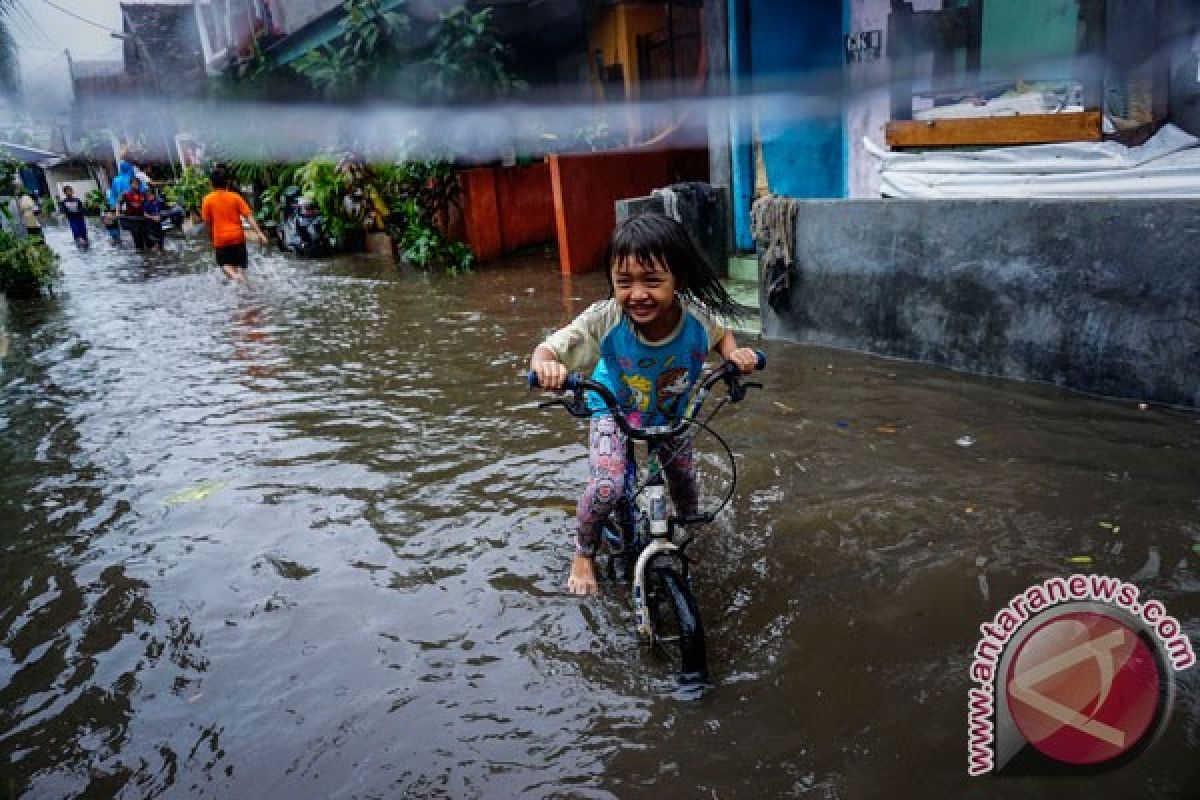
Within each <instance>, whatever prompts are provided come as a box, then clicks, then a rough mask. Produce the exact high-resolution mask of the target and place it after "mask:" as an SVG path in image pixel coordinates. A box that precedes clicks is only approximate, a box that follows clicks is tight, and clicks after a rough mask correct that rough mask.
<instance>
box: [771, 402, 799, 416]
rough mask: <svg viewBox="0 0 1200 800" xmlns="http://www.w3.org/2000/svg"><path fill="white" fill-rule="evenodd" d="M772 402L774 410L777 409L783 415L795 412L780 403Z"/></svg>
mask: <svg viewBox="0 0 1200 800" xmlns="http://www.w3.org/2000/svg"><path fill="white" fill-rule="evenodd" d="M772 402H774V403H775V407H776V408H778V409H779V410H780V411H782V412H783V413H785V414H791V413H792V412H793V411H795V409H794V408H792V407H791V406H789V405H787V404H785V403H781V402H779V401H778V400H774V401H772Z"/></svg>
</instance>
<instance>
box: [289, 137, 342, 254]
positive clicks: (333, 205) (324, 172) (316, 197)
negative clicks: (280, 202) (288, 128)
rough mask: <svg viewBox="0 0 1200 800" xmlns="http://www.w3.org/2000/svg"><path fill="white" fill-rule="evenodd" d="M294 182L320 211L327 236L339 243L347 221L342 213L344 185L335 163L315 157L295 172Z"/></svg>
mask: <svg viewBox="0 0 1200 800" xmlns="http://www.w3.org/2000/svg"><path fill="white" fill-rule="evenodd" d="M296 182H297V183H299V185H300V190H301V191H302V192H304V194H306V195H308V196H309V197H311V198H312V199H313V202H314V203H316V204H317V208H319V209H321V215H322V216H323V217H325V220H326V222H328V223H329V235H330V236H332V237H333V238H334V239H336V240H337V241H338V242H341V241H342V237H343V234H344V233H345V231H346V227H347V225H348V223H349V220H347V219H346V217H345V214H343V212H342V195H343V194H344V193H345V190H346V184H345V181H344V179H343V176H342V173H340V172H338V169H337V162H335V161H334V160H333V159H332V158H330V157H329V156H317V157H316V158H314V159H312V160H311V161H309V162H308V163H306V164H303V165H302V166H301V167H300V168H299V169H297V170H296Z"/></svg>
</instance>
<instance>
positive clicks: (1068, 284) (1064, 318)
mask: <svg viewBox="0 0 1200 800" xmlns="http://www.w3.org/2000/svg"><path fill="white" fill-rule="evenodd" d="M798 208H799V211H798V213H797V219H796V236H795V239H796V261H797V266H796V274H795V276H794V278H793V281H792V286H791V288H790V290H789V291H788V293H787V294H786V295H785V296H784V297H782V298H780V299H779V300H777V302H776V304H775V307H771V306H769V305H768V303H767V302H766V298H764V302H763V315H764V317H763V329H764V332H765V333H766V334H767V335H768V336H773V337H779V338H785V339H791V340H794V341H800V342H806V343H812V344H822V345H830V346H834V347H842V348H849V349H854V350H862V351H867V352H871V353H877V354H881V355H887V356H898V357H903V358H910V359H915V360H919V361H926V362H930V363H934V364H942V365H945V366H948V367H952V368H956V369H961V370H966V371H969V372H974V373H978V374H983V375H996V376H1004V377H1011V378H1020V379H1025V380H1035V381H1047V382H1051V383H1054V384H1058V385H1061V386H1065V387H1070V388H1073V389H1080V390H1084V391H1089V392H1096V393H1099V394H1104V395H1110V396H1116V397H1129V398H1137V399H1141V400H1146V401H1152V402H1159V403H1171V404H1179V405H1185V406H1191V407H1200V202H1198V201H1195V200H1120V201H1110V200H1037V201H1022V200H953V201H948V200H866V199H864V200H841V201H836V200H834V201H828V200H813V201H805V202H802V203H801V204H800V205H799V206H798Z"/></svg>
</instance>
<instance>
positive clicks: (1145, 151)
mask: <svg viewBox="0 0 1200 800" xmlns="http://www.w3.org/2000/svg"><path fill="white" fill-rule="evenodd" d="M864 143H865V147H866V148H867V152H869V153H870V154H871V155H872V156H874V157H875V158H876V159H877V160H878V169H879V173H880V178H881V183H880V193H881V194H882V195H884V196H885V197H1020V198H1025V197H1060V198H1067V197H1200V139H1197V138H1196V137H1195V136H1192V135H1191V134H1189V133H1187V132H1186V131H1184V130H1182V129H1180V128H1177V127H1175V126H1174V125H1165V126H1163V128H1162V129H1161V130H1159V131H1158V133H1156V134H1154V136H1152V137H1151V138H1150V139H1148V140H1147V141H1146V143H1145V144H1143V145H1140V146H1138V147H1126V146H1125V145H1123V144H1119V143H1117V142H1065V143H1062V144H1038V145H1026V146H1022V147H993V148H989V149H986V150H976V151H970V152H964V151H954V152H936V151H926V152H922V153H906V152H898V153H890V152H888V151H886V150H884V149H882V148H881V147H879V146H878V145H876V144H875V143H874V142H871V141H870V140H869V139H864Z"/></svg>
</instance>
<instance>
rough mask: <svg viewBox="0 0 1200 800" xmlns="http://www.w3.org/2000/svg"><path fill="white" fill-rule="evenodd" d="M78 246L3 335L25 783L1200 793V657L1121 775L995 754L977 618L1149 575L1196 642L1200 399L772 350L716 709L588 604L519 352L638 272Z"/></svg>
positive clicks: (178, 792)
mask: <svg viewBox="0 0 1200 800" xmlns="http://www.w3.org/2000/svg"><path fill="white" fill-rule="evenodd" d="M50 233H51V244H52V245H53V246H54V247H56V248H57V249H58V250H59V251H60V252H62V253H64V261H63V270H64V280H63V283H62V286H61V289H60V290H59V292H58V294H57V296H56V297H54V298H53V299H51V300H47V301H42V302H32V303H29V302H25V303H12V304H10V308H9V313H8V318H7V321H6V323H5V327H6V329H7V330H6V333H5V335H4V337H3V338H4V344H5V347H4V348H3V351H2V352H4V353H5V355H4V356H3V360H2V361H0V368H2V372H0V481H2V485H3V490H2V494H0V547H2V548H3V558H2V561H0V796H4V797H7V796H13V797H28V798H63V797H125V798H149V797H212V798H332V797H337V798H393V797H421V798H425V797H453V798H460V797H464V798H472V797H499V798H508V797H589V798H601V797H620V798H628V797H633V798H636V797H651V796H657V797H661V796H666V797H689V798H690V797H695V798H708V799H715V798H720V799H724V798H735V797H743V798H765V797H793V796H795V797H814V798H869V797H883V796H887V797H894V798H927V797H973V798H1036V797H1050V796H1053V797H1056V798H1069V797H1089V798H1100V797H1104V798H1107V797H1155V798H1174V797H1181V798H1182V797H1196V796H1200V691H1198V690H1200V681H1198V680H1197V673H1198V672H1200V668H1192V669H1191V670H1187V671H1184V672H1182V673H1180V674H1179V675H1178V684H1177V687H1176V698H1175V707H1174V710H1173V714H1172V715H1171V716H1170V718H1169V721H1168V722H1167V724H1166V727H1165V730H1164V731H1163V734H1162V736H1161V738H1160V739H1159V740H1158V741H1157V742H1156V743H1155V744H1154V745H1153V746H1152V747H1151V748H1149V749H1148V750H1147V751H1146V752H1144V753H1143V754H1142V755H1141V756H1140V757H1138V758H1136V759H1135V760H1133V761H1132V762H1130V763H1128V764H1126V765H1124V766H1122V767H1120V768H1118V769H1115V770H1111V771H1108V772H1105V773H1103V774H1100V775H1091V776H1076V775H1071V774H1057V775H1056V774H1043V773H1046V771H1041V772H1039V771H1038V770H1033V771H1028V772H1025V773H1017V774H1002V775H1000V776H992V777H986V778H968V777H967V775H966V766H967V744H966V709H967V689H968V687H969V680H968V667H969V662H970V657H971V652H972V650H973V648H974V646H975V643H976V641H977V639H978V638H979V628H978V626H979V625H980V623H982V622H985V621H988V620H990V619H991V618H992V617H993V615H994V614H996V612H997V611H998V610H999V609H1000V608H1001V607H1002V606H1003V605H1004V604H1005V603H1006V602H1007V601H1008V599H1009V598H1011V597H1013V596H1014V595H1016V594H1017V593H1018V592H1020V591H1021V590H1023V589H1024V588H1026V587H1028V586H1030V585H1031V584H1033V583H1034V582H1037V581H1041V580H1044V579H1046V578H1049V577H1052V576H1057V575H1068V574H1070V573H1071V572H1073V571H1093V572H1096V573H1103V574H1108V575H1113V576H1117V577H1120V578H1123V579H1127V580H1131V581H1133V582H1134V583H1136V584H1137V585H1138V586H1139V587H1140V588H1141V590H1142V592H1143V595H1144V596H1146V597H1153V598H1156V599H1158V600H1160V601H1161V602H1162V603H1163V604H1164V605H1165V607H1166V609H1167V610H1168V612H1169V613H1171V614H1172V615H1174V616H1175V617H1177V618H1178V619H1179V620H1180V621H1181V622H1182V623H1183V625H1184V628H1185V630H1186V631H1187V632H1188V633H1189V634H1190V635H1191V636H1192V638H1193V640H1194V641H1200V594H1198V593H1197V589H1200V580H1198V578H1200V548H1198V547H1197V543H1200V522H1198V515H1200V480H1198V478H1200V424H1198V423H1200V417H1198V416H1197V415H1194V414H1190V413H1186V412H1182V411H1173V410H1167V409H1159V408H1149V409H1145V410H1142V409H1139V408H1138V407H1137V404H1136V403H1133V402H1129V401H1112V400H1101V399H1094V398H1088V397H1083V396H1079V395H1076V394H1071V393H1065V392H1060V391H1058V390H1055V389H1053V388H1050V387H1041V386H1027V385H1020V384H1016V383H1011V382H1002V381H993V380H986V379H979V378H974V377H970V376H963V375H958V374H954V373H950V372H946V371H943V370H939V369H935V368H931V367H925V366H918V365H912V364H906V363H899V362H894V361H884V360H879V359H873V358H868V357H864V356H860V355H855V354H848V353H842V352H835V351H830V350H822V349H814V348H805V347H800V346H797V345H793V344H788V343H782V342H764V343H761V345H760V346H761V347H762V348H763V349H764V350H765V351H766V352H767V354H768V356H769V359H770V365H769V370H768V371H767V372H766V373H765V374H764V375H763V382H764V383H765V384H766V389H765V390H764V391H762V392H759V393H756V394H753V395H752V396H751V397H750V399H749V400H747V401H746V402H745V403H744V404H742V405H740V406H738V407H732V408H728V409H726V410H725V411H724V412H722V415H721V416H719V417H718V418H717V421H716V428H717V429H718V430H719V431H720V432H721V433H722V434H723V435H724V436H725V437H726V438H727V439H728V441H729V442H730V443H731V445H732V447H733V449H734V451H735V452H736V455H737V466H738V478H739V481H738V484H737V492H736V494H735V497H734V500H733V502H732V504H731V505H730V507H729V508H728V509H727V510H726V512H725V513H723V514H722V516H721V518H720V519H719V520H718V521H717V522H716V523H715V524H714V525H712V526H711V527H710V528H709V529H708V530H706V531H704V532H703V534H702V535H701V536H700V541H699V542H698V543H697V545H696V546H695V547H694V548H693V549H694V551H695V553H696V554H697V555H699V556H700V563H699V566H698V568H697V570H698V571H697V578H696V588H697V593H698V596H699V601H700V606H701V608H702V609H703V612H704V615H705V618H706V623H707V627H708V634H709V659H710V667H711V670H712V673H713V678H714V683H715V685H714V686H713V688H712V689H711V690H710V691H708V692H707V693H706V694H703V695H702V696H700V697H698V698H697V697H688V696H681V695H680V694H679V693H678V692H677V691H675V690H674V687H673V685H672V682H671V681H670V678H669V676H668V675H667V674H666V673H665V672H664V669H663V666H662V664H661V663H659V662H658V661H657V660H656V659H655V658H654V657H653V656H652V655H650V654H647V653H645V652H643V651H642V650H641V649H640V648H639V646H638V644H637V641H636V638H635V635H634V631H633V625H632V620H631V615H630V611H629V607H628V604H627V602H626V598H625V596H624V594H623V593H622V592H621V591H620V590H619V588H617V587H609V588H608V590H607V591H606V592H605V594H604V595H603V596H602V597H600V598H598V599H591V600H580V599H578V598H575V597H569V596H567V595H565V594H564V592H563V591H562V586H563V582H564V579H565V575H566V569H567V565H568V561H569V558H570V549H569V545H568V530H569V527H570V519H571V509H572V505H573V502H574V498H575V494H576V491H577V490H578V487H579V486H580V484H581V482H582V480H583V478H584V475H585V465H584V462H583V456H584V450H583V432H582V429H581V427H580V425H579V424H578V423H577V422H576V421H575V420H573V419H571V418H569V417H568V416H567V415H566V414H565V413H561V412H560V411H538V410H537V409H536V408H535V407H534V401H535V400H536V399H537V398H536V397H535V396H532V395H531V394H530V393H528V392H527V391H525V390H524V389H523V380H522V378H521V376H520V373H521V370H522V369H523V366H524V363H525V359H526V357H527V354H528V353H529V351H530V350H531V349H532V347H533V345H534V344H535V343H536V342H537V341H538V339H539V337H540V336H541V335H542V334H543V333H544V332H545V331H547V330H548V329H550V328H552V327H554V326H555V325H558V324H559V323H560V322H562V321H563V320H564V319H565V318H566V317H568V316H570V315H572V314H574V313H576V312H577V311H579V310H580V309H581V308H582V307H583V306H584V305H585V304H586V303H587V302H589V301H591V300H592V299H595V298H597V297H599V296H600V295H601V293H602V292H603V284H602V280H601V279H600V278H597V277H595V276H588V277H586V278H584V279H578V278H577V279H576V280H575V281H574V283H570V284H564V282H563V280H562V279H561V278H560V277H559V276H558V275H557V274H556V271H555V268H554V264H553V261H552V258H551V256H550V255H549V254H544V253H535V254H533V255H531V256H529V257H527V258H526V259H524V260H523V261H518V262H513V263H510V264H507V265H502V266H499V267H495V268H489V269H485V270H480V271H477V272H475V273H474V274H468V275H464V276H436V277H431V276H428V275H425V274H420V273H417V274H402V273H400V272H399V271H398V270H397V269H396V268H395V267H394V266H392V265H391V264H390V263H386V262H383V261H374V260H369V259H365V258H364V259H349V258H346V259H338V260H331V261H299V260H291V259H287V258H285V257H283V256H280V255H277V254H269V255H263V254H258V255H256V256H254V264H253V266H252V268H251V275H250V280H249V281H248V283H247V284H246V285H244V286H234V285H231V284H229V283H228V282H226V281H224V280H223V279H221V278H220V277H218V275H217V273H216V271H215V270H214V269H213V268H212V267H211V266H210V255H209V253H208V251H207V249H206V248H204V247H201V246H200V245H198V244H196V243H191V242H183V241H172V242H171V243H170V246H171V247H172V248H174V252H173V253H169V254H167V255H166V256H156V255H141V254H137V253H134V252H130V251H120V252H118V251H115V250H113V249H112V248H110V247H109V246H108V245H107V244H106V243H105V242H103V241H100V242H97V243H96V244H95V245H94V248H93V250H92V252H90V253H88V254H87V255H86V256H83V255H80V254H78V253H76V252H75V251H74V250H73V249H72V247H71V245H70V244H69V242H67V241H66V239H65V237H64V235H63V232H62V231H61V230H52V231H51V232H50ZM962 437H970V438H968V439H962V441H963V443H964V444H967V445H969V446H962V445H960V444H959V443H957V442H958V440H960V439H961V438H962ZM704 447H705V445H704V444H703V442H702V443H701V444H700V448H701V452H702V454H705V455H703V456H702V460H704V461H705V463H706V464H707V465H708V467H706V472H705V474H706V475H707V476H708V479H707V480H709V481H713V482H715V481H716V480H717V479H719V477H720V476H721V474H722V472H721V470H720V469H718V468H717V467H716V466H715V464H716V463H717V462H715V461H712V460H711V459H710V458H709V457H708V455H707V453H708V451H705V450H704ZM713 452H715V450H714V451H713ZM709 467H711V469H710V468H709ZM709 488H710V490H711V491H714V492H715V491H718V489H719V488H720V487H718V488H713V487H712V486H710V487H709ZM1083 557H1090V558H1091V559H1092V564H1091V565H1090V566H1087V567H1080V566H1078V565H1077V564H1076V563H1073V562H1072V561H1070V559H1076V561H1078V560H1079V559H1081V558H1083ZM1051 772H1052V771H1051Z"/></svg>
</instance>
